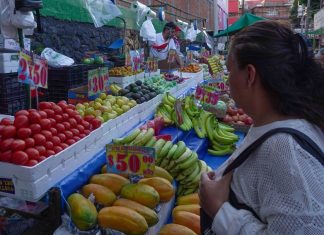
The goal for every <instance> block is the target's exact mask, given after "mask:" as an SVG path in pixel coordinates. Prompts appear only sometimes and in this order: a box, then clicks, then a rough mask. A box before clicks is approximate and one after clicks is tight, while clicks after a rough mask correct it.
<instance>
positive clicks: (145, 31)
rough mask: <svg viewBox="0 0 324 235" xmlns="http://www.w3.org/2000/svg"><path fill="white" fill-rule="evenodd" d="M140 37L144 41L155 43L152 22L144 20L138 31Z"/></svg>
mask: <svg viewBox="0 0 324 235" xmlns="http://www.w3.org/2000/svg"><path fill="white" fill-rule="evenodd" d="M140 36H141V37H143V40H144V41H151V42H155V41H156V31H155V28H154V26H153V24H152V20H151V19H148V20H146V21H145V22H144V23H143V24H142V27H141V30H140Z"/></svg>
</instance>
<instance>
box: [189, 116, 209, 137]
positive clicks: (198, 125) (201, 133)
mask: <svg viewBox="0 0 324 235" xmlns="http://www.w3.org/2000/svg"><path fill="white" fill-rule="evenodd" d="M191 121H192V125H193V128H194V130H195V132H196V134H197V136H198V137H199V138H201V139H203V138H205V137H206V131H205V128H204V124H203V123H202V122H200V121H199V120H198V118H196V117H195V118H193V119H192V120H191Z"/></svg>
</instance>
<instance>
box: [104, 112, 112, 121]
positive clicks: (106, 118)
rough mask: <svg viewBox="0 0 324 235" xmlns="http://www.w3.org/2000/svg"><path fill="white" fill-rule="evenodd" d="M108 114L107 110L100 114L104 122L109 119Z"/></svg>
mask: <svg viewBox="0 0 324 235" xmlns="http://www.w3.org/2000/svg"><path fill="white" fill-rule="evenodd" d="M109 114H110V113H109V112H104V113H103V114H102V118H103V119H104V120H105V122H106V121H108V120H109Z"/></svg>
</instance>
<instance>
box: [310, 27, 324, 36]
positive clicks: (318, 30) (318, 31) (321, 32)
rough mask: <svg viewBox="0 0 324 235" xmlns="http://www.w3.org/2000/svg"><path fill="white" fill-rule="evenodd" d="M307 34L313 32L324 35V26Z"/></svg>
mask: <svg viewBox="0 0 324 235" xmlns="http://www.w3.org/2000/svg"><path fill="white" fill-rule="evenodd" d="M307 34H313V35H324V28H322V29H317V30H314V31H310V32H307Z"/></svg>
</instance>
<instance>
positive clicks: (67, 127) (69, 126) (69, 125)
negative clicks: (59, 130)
mask: <svg viewBox="0 0 324 235" xmlns="http://www.w3.org/2000/svg"><path fill="white" fill-rule="evenodd" d="M62 124H63V125H64V127H65V130H70V129H71V124H70V123H69V122H62Z"/></svg>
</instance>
